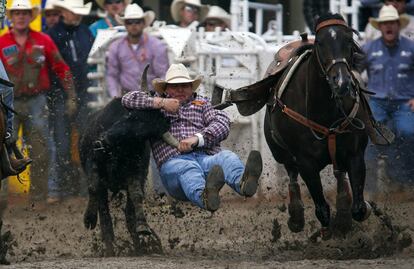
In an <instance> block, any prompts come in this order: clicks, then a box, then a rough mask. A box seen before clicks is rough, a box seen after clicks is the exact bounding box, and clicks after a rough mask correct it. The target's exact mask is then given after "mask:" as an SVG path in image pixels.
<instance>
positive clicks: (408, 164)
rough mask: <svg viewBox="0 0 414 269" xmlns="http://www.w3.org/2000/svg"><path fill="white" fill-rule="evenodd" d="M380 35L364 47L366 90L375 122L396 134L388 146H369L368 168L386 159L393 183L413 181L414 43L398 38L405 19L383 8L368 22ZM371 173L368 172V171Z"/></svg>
mask: <svg viewBox="0 0 414 269" xmlns="http://www.w3.org/2000/svg"><path fill="white" fill-rule="evenodd" d="M370 23H371V24H372V26H373V27H374V28H375V29H378V30H379V31H380V32H381V36H380V37H379V38H377V39H375V40H373V41H372V42H368V43H366V44H365V45H364V47H363V49H364V51H365V53H366V55H367V72H368V89H369V90H370V91H373V92H375V93H376V95H373V96H372V97H371V98H370V100H369V102H370V106H371V109H372V112H373V114H374V117H375V118H376V120H377V121H379V122H381V123H384V124H386V125H388V127H390V128H391V130H393V132H394V133H395V134H396V138H395V142H394V143H393V144H391V145H390V146H387V147H381V146H370V147H369V148H368V150H367V165H368V167H369V168H372V170H373V171H377V168H376V167H375V166H376V157H378V156H380V157H385V158H386V159H385V163H386V171H387V173H388V176H389V177H390V178H391V179H392V180H393V181H394V182H396V181H400V182H402V183H409V182H411V183H412V182H413V180H414V166H413V159H414V41H412V40H410V39H408V38H406V37H404V36H400V34H399V33H400V30H401V29H403V28H404V27H406V26H407V25H408V23H409V22H408V18H407V17H405V16H402V15H399V14H398V11H397V10H396V9H395V8H394V6H392V5H388V6H387V5H385V6H383V7H382V8H381V10H380V12H379V17H378V18H376V19H374V18H371V19H370ZM368 172H370V171H368Z"/></svg>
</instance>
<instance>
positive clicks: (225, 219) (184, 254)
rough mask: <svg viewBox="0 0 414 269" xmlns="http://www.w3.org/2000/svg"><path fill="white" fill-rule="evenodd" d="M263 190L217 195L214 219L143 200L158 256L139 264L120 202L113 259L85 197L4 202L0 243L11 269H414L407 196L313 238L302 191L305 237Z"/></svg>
mask: <svg viewBox="0 0 414 269" xmlns="http://www.w3.org/2000/svg"><path fill="white" fill-rule="evenodd" d="M265 192H266V193H265V194H263V193H261V195H259V197H255V198H251V199H248V200H245V199H243V198H240V197H238V196H237V195H235V194H233V193H232V192H230V191H229V190H223V196H224V197H223V199H222V207H221V208H220V209H219V210H218V211H217V212H216V213H215V214H213V215H211V214H210V213H208V212H206V211H201V210H199V209H198V208H196V207H193V206H191V205H189V204H188V203H178V205H177V206H176V207H174V206H171V204H170V201H169V200H167V199H165V198H164V199H156V198H154V196H152V195H149V196H148V198H147V201H146V204H145V210H146V213H147V217H148V221H149V224H150V225H151V227H152V228H153V229H154V230H155V231H156V232H157V234H158V235H159V237H160V238H161V241H162V245H163V249H164V253H163V254H162V255H158V254H157V255H146V256H138V257H136V256H134V255H133V248H132V243H131V240H130V239H129V237H128V233H127V231H126V229H125V225H124V224H125V222H124V218H123V211H122V207H123V205H124V202H125V201H124V200H125V198H122V197H119V198H117V199H115V200H114V201H112V204H111V211H112V213H113V221H114V225H115V230H116V231H115V233H116V252H117V255H118V257H110V258H104V257H103V246H102V244H101V241H100V233H99V227H97V229H95V230H93V231H88V230H86V229H85V228H84V227H83V222H82V219H83V212H84V209H85V207H86V198H71V199H67V200H65V201H63V202H62V203H59V204H54V205H48V206H46V205H44V204H41V203H40V204H31V203H29V202H27V201H24V199H23V198H22V197H9V199H8V208H7V210H6V211H5V213H4V216H3V222H4V224H3V228H2V233H5V232H6V231H10V234H7V233H6V234H5V235H3V238H5V239H7V240H8V246H9V251H8V254H7V259H8V260H9V261H10V262H11V265H9V266H7V268H153V269H156V268H329V269H331V268H414V246H413V245H412V244H411V243H412V242H411V241H412V240H411V238H413V237H414V230H413V224H414V214H412V212H414V196H413V194H412V189H407V190H405V191H402V190H398V191H394V192H389V193H386V194H383V195H381V196H378V195H377V196H375V197H374V196H371V197H369V199H371V200H373V201H375V205H376V206H375V207H374V208H375V210H374V212H373V214H372V215H371V217H370V218H369V219H368V220H367V221H365V222H364V223H362V224H360V223H354V224H353V230H352V231H351V232H350V233H349V234H348V235H347V236H345V237H336V238H331V239H328V240H321V239H320V238H319V237H316V236H315V235H319V233H318V229H319V228H320V226H319V222H318V221H317V220H316V218H315V216H314V213H313V208H314V207H313V203H312V202H311V201H309V200H308V199H309V198H308V196H307V194H306V192H305V194H304V199H305V207H306V209H305V215H306V225H305V230H304V231H303V232H300V233H297V234H294V233H291V232H290V231H289V230H288V228H287V224H286V223H287V219H288V212H287V200H286V197H280V196H279V195H278V196H276V195H272V193H273V192H275V191H274V190H272V189H271V188H270V189H269V188H267V189H266V190H265ZM303 192H304V191H303ZM326 196H327V197H328V198H329V197H331V196H332V195H331V194H329V193H328V194H326ZM260 197H270V198H260ZM329 200H330V203H331V204H332V203H333V201H334V199H333V198H330V199H329Z"/></svg>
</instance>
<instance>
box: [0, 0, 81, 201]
mask: <svg viewBox="0 0 414 269" xmlns="http://www.w3.org/2000/svg"><path fill="white" fill-rule="evenodd" d="M38 13H39V8H38V7H34V6H32V4H31V3H30V1H29V0H14V1H13V3H12V5H11V7H10V8H9V9H8V10H7V15H8V18H9V19H10V21H11V23H12V27H11V28H10V29H9V30H8V31H7V32H6V33H4V34H3V35H2V36H1V37H0V58H1V60H2V62H3V64H4V67H5V69H6V71H7V73H8V75H9V77H10V80H11V81H12V82H13V83H14V85H15V86H14V95H15V98H14V106H15V108H16V110H17V111H25V112H24V113H26V116H25V117H23V118H16V120H18V123H19V124H22V125H23V129H24V130H26V131H25V132H24V134H23V139H24V140H25V141H27V143H28V144H31V145H33V148H32V150H31V154H32V155H33V156H37V157H36V161H35V162H34V163H33V164H32V167H31V176H32V177H33V178H36V179H38V180H36V181H33V182H32V184H34V186H33V188H31V194H32V195H33V196H32V197H36V198H34V199H38V198H39V197H41V198H43V195H45V193H44V190H47V180H48V172H49V171H50V168H51V166H49V159H50V156H49V149H48V148H46V147H44V145H46V144H48V143H47V142H48V141H47V140H48V138H49V135H50V133H49V127H48V122H47V113H48V111H47V108H46V93H47V92H48V91H49V90H50V78H49V74H50V71H53V73H54V74H55V75H56V76H57V77H58V79H59V81H60V83H61V85H62V87H64V89H65V90H66V92H67V94H68V95H69V96H70V98H69V99H68V103H67V104H68V111H69V113H73V112H74V111H75V110H76V103H75V101H76V100H75V99H76V98H75V94H74V87H73V80H72V75H71V74H70V72H69V67H68V66H67V65H66V63H65V62H64V61H63V59H62V57H61V55H60V54H59V51H58V50H57V48H56V45H55V43H54V42H53V41H52V40H51V39H50V38H49V37H48V36H47V35H45V34H44V33H40V32H37V31H33V30H32V29H30V27H29V24H30V22H31V21H32V20H34V19H35V17H36V16H37V14H38ZM14 131H15V133H16V130H14ZM28 134H30V135H28ZM33 134H38V136H36V138H38V139H36V140H33V137H32V136H33ZM27 163H28V162H27ZM21 168H22V170H24V168H25V165H24V166H22V167H21ZM18 170H20V169H18Z"/></svg>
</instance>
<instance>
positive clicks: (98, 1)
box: [95, 0, 132, 10]
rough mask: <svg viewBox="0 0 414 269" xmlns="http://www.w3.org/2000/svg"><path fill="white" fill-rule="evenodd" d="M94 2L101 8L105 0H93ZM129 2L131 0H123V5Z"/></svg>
mask: <svg viewBox="0 0 414 269" xmlns="http://www.w3.org/2000/svg"><path fill="white" fill-rule="evenodd" d="M95 2H96V3H97V4H98V6H99V7H100V8H101V9H103V10H104V9H105V0H95ZM131 2H132V0H124V4H125V5H129V4H131Z"/></svg>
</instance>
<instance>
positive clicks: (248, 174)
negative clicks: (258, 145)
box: [240, 150, 263, 197]
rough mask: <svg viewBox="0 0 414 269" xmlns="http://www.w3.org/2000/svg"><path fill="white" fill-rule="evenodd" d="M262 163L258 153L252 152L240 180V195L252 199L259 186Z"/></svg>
mask: <svg viewBox="0 0 414 269" xmlns="http://www.w3.org/2000/svg"><path fill="white" fill-rule="evenodd" d="M262 169H263V163H262V155H261V154H260V151H257V150H252V151H251V152H250V153H249V157H248V158H247V162H246V168H245V169H244V172H243V175H242V177H241V179H240V193H241V194H242V195H244V196H246V197H252V196H253V195H254V194H255V193H256V191H257V186H258V185H259V178H260V175H261V174H262Z"/></svg>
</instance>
